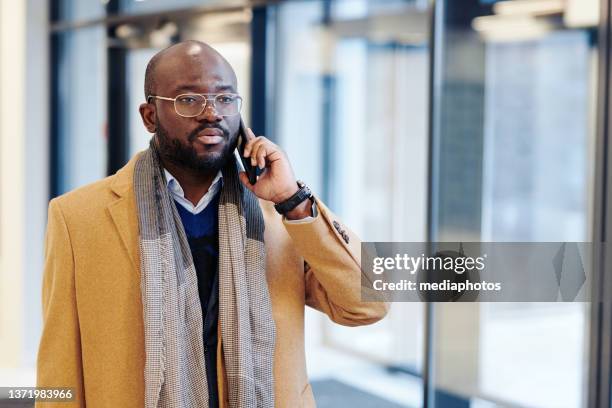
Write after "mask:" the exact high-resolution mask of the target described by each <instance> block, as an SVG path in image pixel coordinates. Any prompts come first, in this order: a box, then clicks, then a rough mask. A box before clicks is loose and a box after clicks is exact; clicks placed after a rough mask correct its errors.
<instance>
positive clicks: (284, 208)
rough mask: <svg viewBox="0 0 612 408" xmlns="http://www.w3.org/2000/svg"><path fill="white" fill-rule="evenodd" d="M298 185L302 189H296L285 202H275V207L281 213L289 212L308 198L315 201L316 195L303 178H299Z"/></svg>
mask: <svg viewBox="0 0 612 408" xmlns="http://www.w3.org/2000/svg"><path fill="white" fill-rule="evenodd" d="M297 185H298V187H299V188H300V189H299V190H298V191H296V193H295V194H294V195H292V196H291V197H289V198H288V199H286V200H285V201H283V202H280V203H278V204H274V208H275V209H276V211H277V212H278V213H279V214H282V215H285V214H287V213H288V212H289V211H291V210H293V209H294V208H295V207H297V206H298V205H300V204H301V203H302V202H303V201H304V200H306V199H307V198H308V199H310V200H311V201H313V202H314V197H313V195H312V192H311V191H310V189H309V188H308V186H306V184H304V182H303V181H301V180H297Z"/></svg>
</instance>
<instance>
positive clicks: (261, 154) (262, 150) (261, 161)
mask: <svg viewBox="0 0 612 408" xmlns="http://www.w3.org/2000/svg"><path fill="white" fill-rule="evenodd" d="M266 152H267V149H266V145H265V144H261V145H260V146H259V148H258V149H257V154H256V156H255V157H257V166H258V167H259V168H260V169H263V168H264V167H266Z"/></svg>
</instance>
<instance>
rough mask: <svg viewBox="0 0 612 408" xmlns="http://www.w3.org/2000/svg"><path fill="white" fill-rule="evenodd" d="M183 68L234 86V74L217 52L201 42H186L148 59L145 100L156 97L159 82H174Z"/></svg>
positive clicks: (235, 81)
mask: <svg viewBox="0 0 612 408" xmlns="http://www.w3.org/2000/svg"><path fill="white" fill-rule="evenodd" d="M182 68H189V71H191V72H193V71H201V74H203V75H206V74H207V73H210V74H211V75H217V76H219V74H220V73H221V74H222V75H221V76H224V77H225V78H224V79H225V81H226V82H228V83H229V85H233V86H234V88H236V86H237V80H236V74H235V73H234V70H233V69H232V67H231V65H230V64H229V63H228V62H227V60H226V59H225V58H223V56H222V55H221V54H219V53H218V52H217V50H215V49H214V48H213V47H211V46H210V45H208V44H206V43H204V42H201V41H195V40H188V41H183V42H180V43H178V44H174V45H171V46H170V47H167V48H165V49H163V50H161V51H160V52H158V53H157V54H155V55H154V56H153V58H151V60H150V61H149V63H148V64H147V69H146V71H145V83H144V92H145V98H147V97H148V96H149V95H159V93H158V92H159V89H158V87H159V84H160V82H163V81H168V82H172V81H176V80H177V79H178V78H176V76H180V75H181V74H182V72H184V71H183V69H182ZM162 96H169V95H162Z"/></svg>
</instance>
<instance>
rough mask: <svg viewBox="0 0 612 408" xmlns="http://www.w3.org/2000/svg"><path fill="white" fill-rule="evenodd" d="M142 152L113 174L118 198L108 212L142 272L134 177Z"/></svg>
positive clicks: (138, 270) (135, 268)
mask: <svg viewBox="0 0 612 408" xmlns="http://www.w3.org/2000/svg"><path fill="white" fill-rule="evenodd" d="M138 156H140V154H137V155H135V156H134V157H132V159H131V160H130V161H129V162H128V163H127V164H126V165H125V166H124V167H122V168H121V169H120V170H119V171H118V172H117V174H115V175H114V176H113V180H112V182H111V185H110V188H111V190H112V191H113V192H114V193H115V194H116V195H117V199H116V200H115V201H113V202H111V203H110V204H109V205H108V207H107V208H108V212H109V213H110V216H111V218H112V220H113V223H114V224H115V228H117V232H118V233H119V236H120V237H121V241H122V242H123V246H124V248H125V250H126V251H127V254H128V256H129V258H130V262H131V263H132V266H133V268H134V270H135V271H136V272H138V273H140V267H139V263H140V260H139V250H138V247H139V244H138V214H137V212H136V196H135V194H134V186H133V178H134V164H135V163H136V160H137V158H138Z"/></svg>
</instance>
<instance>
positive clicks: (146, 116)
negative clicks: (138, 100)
mask: <svg viewBox="0 0 612 408" xmlns="http://www.w3.org/2000/svg"><path fill="white" fill-rule="evenodd" d="M138 110H139V112H140V117H141V118H142V123H143V124H144V126H145V128H147V131H148V132H149V133H155V132H156V131H157V128H156V126H155V117H156V115H157V113H156V112H155V105H153V104H151V103H143V104H140V107H139V108H138Z"/></svg>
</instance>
